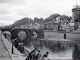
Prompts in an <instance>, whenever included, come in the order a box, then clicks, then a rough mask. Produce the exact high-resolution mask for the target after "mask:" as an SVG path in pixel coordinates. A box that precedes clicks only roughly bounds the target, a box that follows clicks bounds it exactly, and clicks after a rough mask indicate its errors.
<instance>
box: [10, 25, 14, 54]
mask: <svg viewBox="0 0 80 60" xmlns="http://www.w3.org/2000/svg"><path fill="white" fill-rule="evenodd" d="M13 30H14V26H12V50H11V53H12V54H14V48H13V39H14V38H13V34H14V32H13Z"/></svg>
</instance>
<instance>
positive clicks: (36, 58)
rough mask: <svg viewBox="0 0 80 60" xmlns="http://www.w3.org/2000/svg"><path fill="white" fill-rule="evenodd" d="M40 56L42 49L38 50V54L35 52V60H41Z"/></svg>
mask: <svg viewBox="0 0 80 60" xmlns="http://www.w3.org/2000/svg"><path fill="white" fill-rule="evenodd" d="M40 57H41V54H40V50H38V51H37V52H36V54H35V57H34V58H35V60H39V59H40Z"/></svg>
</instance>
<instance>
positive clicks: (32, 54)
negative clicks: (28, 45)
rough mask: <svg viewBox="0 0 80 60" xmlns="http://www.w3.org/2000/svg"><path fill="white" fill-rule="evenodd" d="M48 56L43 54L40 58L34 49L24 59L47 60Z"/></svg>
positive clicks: (37, 51)
mask: <svg viewBox="0 0 80 60" xmlns="http://www.w3.org/2000/svg"><path fill="white" fill-rule="evenodd" d="M48 54H49V52H46V53H45V54H43V55H42V56H41V54H40V50H38V49H37V48H34V49H33V50H31V51H30V52H29V54H28V56H27V58H26V60H40V59H41V60H45V59H46V58H48Z"/></svg>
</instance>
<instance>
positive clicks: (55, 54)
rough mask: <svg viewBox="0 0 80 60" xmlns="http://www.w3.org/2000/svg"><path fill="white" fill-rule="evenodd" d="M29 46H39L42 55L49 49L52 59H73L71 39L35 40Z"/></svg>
mask: <svg viewBox="0 0 80 60" xmlns="http://www.w3.org/2000/svg"><path fill="white" fill-rule="evenodd" d="M28 47H29V48H30V49H32V48H34V47H37V48H38V49H39V50H40V51H41V55H43V54H44V53H46V51H48V52H49V53H50V54H49V58H50V59H72V50H73V42H70V41H54V40H53V41H48V40H35V41H32V42H31V45H30V46H28Z"/></svg>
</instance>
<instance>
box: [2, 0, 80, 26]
mask: <svg viewBox="0 0 80 60" xmlns="http://www.w3.org/2000/svg"><path fill="white" fill-rule="evenodd" d="M76 4H78V5H80V0H0V26H5V25H10V24H13V23H14V22H15V21H17V20H20V19H22V18H24V17H29V18H32V19H33V18H34V17H38V18H40V17H43V18H47V17H49V16H50V15H51V14H55V13H58V14H61V15H68V16H72V8H73V6H75V5H76Z"/></svg>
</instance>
